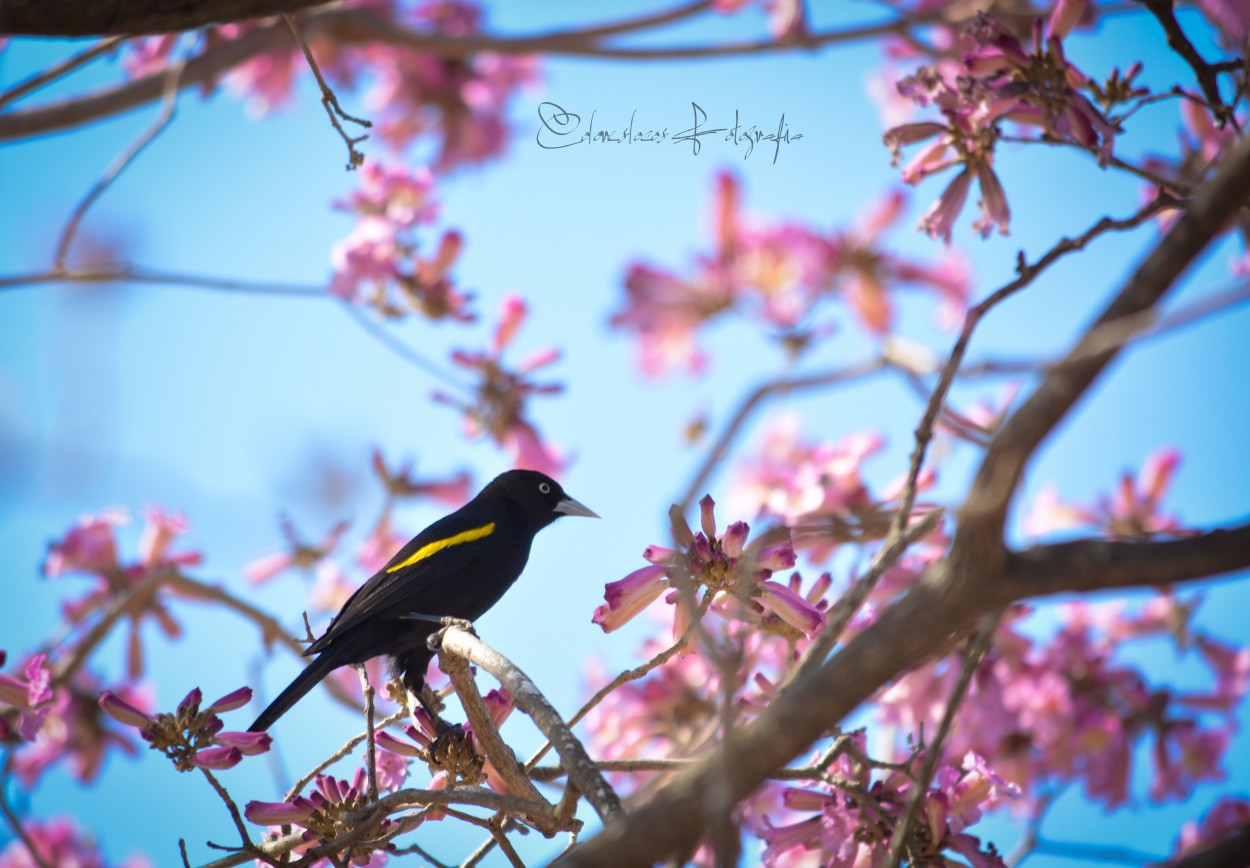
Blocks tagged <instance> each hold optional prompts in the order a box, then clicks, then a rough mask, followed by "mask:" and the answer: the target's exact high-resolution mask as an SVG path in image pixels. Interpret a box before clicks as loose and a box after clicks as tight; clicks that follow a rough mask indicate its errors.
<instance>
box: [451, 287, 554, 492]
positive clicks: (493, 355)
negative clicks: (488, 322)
mask: <svg viewBox="0 0 1250 868" xmlns="http://www.w3.org/2000/svg"><path fill="white" fill-rule="evenodd" d="M528 315H529V308H528V307H527V306H526V304H525V301H524V299H522V298H521V297H520V296H519V295H515V294H510V295H507V296H505V297H504V299H503V301H502V302H501V304H500V311H499V323H498V325H497V326H496V327H495V332H494V336H493V338H492V340H491V345H490V348H489V349H487V350H456V351H455V352H453V353H452V356H451V360H452V362H453V363H454V364H455V365H457V366H458V367H460V368H462V369H464V370H465V371H468V372H469V373H470V374H471V375H472V376H473V377H475V378H476V380H477V382H476V383H475V385H474V386H473V392H474V394H473V396H472V398H471V399H465V398H462V397H459V396H456V395H453V394H450V393H448V392H443V391H439V392H435V393H434V396H433V397H434V400H436V401H438V402H440V403H443V404H447V405H450V406H452V407H455V408H456V409H458V410H459V411H460V412H461V413H462V414H464V431H465V434H466V435H467V436H468V437H470V438H474V439H476V438H479V437H489V438H490V439H492V440H494V441H495V443H496V444H498V445H499V446H502V447H503V448H504V449H506V450H507V451H508V453H509V454H510V456H511V458H512V464H513V466H514V467H519V468H528V469H530V470H539V471H542V472H543V473H546V474H548V475H549V476H555V477H558V476H560V475H561V474H562V473H563V472H564V469H565V467H566V465H567V462H566V460H565V459H564V457H563V456H561V455H560V453H559V451H558V450H557V449H556V448H555V447H554V446H553V445H551V444H549V443H546V442H544V441H543V438H542V435H541V434H540V433H539V432H538V429H537V428H536V427H535V426H534V424H533V423H532V422H531V421H530V420H529V418H528V416H527V408H526V406H525V405H526V401H528V399H529V398H530V397H531V396H533V395H554V394H556V393H558V392H560V391H561V390H563V388H564V387H563V386H562V385H561V384H559V383H538V382H535V381H534V380H533V379H531V377H530V375H531V374H532V373H533V372H534V371H537V370H539V369H540V368H544V367H547V366H548V365H550V364H552V363H554V362H555V361H557V360H558V359H559V358H560V351H559V349H557V348H556V347H546V348H544V349H541V350H538V351H537V352H535V353H533V354H531V355H530V356H529V357H528V358H526V359H524V360H522V361H521V362H520V363H519V364H517V365H516V366H515V367H508V366H506V365H505V364H504V360H503V354H504V351H505V350H507V348H508V347H509V346H510V345H511V344H512V342H513V340H514V339H515V338H516V334H517V332H518V331H519V330H520V328H521V326H522V325H523V324H524V322H525V318H526V317H527V316H528Z"/></svg>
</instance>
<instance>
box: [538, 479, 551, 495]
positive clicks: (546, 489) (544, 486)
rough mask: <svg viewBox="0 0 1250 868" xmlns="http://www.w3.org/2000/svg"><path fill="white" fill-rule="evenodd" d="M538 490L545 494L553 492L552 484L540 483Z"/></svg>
mask: <svg viewBox="0 0 1250 868" xmlns="http://www.w3.org/2000/svg"><path fill="white" fill-rule="evenodd" d="M538 490H539V491H541V492H542V493H543V494H551V486H550V485H548V484H547V483H545V482H540V483H538Z"/></svg>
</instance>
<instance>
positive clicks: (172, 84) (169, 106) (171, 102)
mask: <svg viewBox="0 0 1250 868" xmlns="http://www.w3.org/2000/svg"><path fill="white" fill-rule="evenodd" d="M182 67H183V64H182V63H176V64H174V65H173V66H171V67H169V68H168V69H167V70H165V92H164V98H163V101H162V104H161V113H160V115H158V116H157V118H156V120H155V121H153V122H152V125H151V126H149V127H148V128H147V129H146V130H144V131H143V134H142V135H140V136H139V138H137V139H135V141H134V143H133V144H131V146H130V147H129V148H127V149H126V150H125V151H123V152H122V154H121V155H120V156H119V157H118V158H117V160H116V161H114V163H113V165H111V166H109V168H108V171H107V172H105V173H104V176H103V177H102V178H100V180H99V181H97V182H96V183H95V184H94V185H93V186H92V188H91V189H90V190H89V191H87V195H86V196H84V197H83V200H82V201H81V202H79V203H78V207H77V208H75V209H74V213H73V214H71V215H70V218H69V220H68V221H67V222H66V224H65V229H64V231H62V232H61V238H60V241H58V242H57V245H56V255H55V256H54V257H53V259H52V265H53V268H54V269H55V270H56V271H59V272H64V271H65V258H66V256H68V255H69V248H70V245H71V244H73V243H74V235H75V233H77V231H78V224H79V223H81V222H82V218H83V217H85V216H86V214H87V209H88V208H90V207H91V206H92V205H93V204H94V203H95V200H96V199H98V198H100V196H101V195H102V194H103V193H104V191H105V190H107V189H108V186H109V184H111V183H113V181H114V179H115V178H117V176H118V175H120V174H121V173H122V172H123V171H124V170H125V168H126V167H127V166H129V165H130V161H131V160H133V159H134V158H135V157H137V156H139V153H140V152H141V151H142V150H143V149H144V148H146V147H147V146H148V145H149V144H150V143H151V142H152V140H153V139H155V138H156V137H157V136H158V135H160V134H161V131H162V130H164V129H165V127H167V126H168V125H169V122H170V121H171V120H173V118H174V108H175V106H176V105H177V102H178V79H179V78H180V77H181V76H182Z"/></svg>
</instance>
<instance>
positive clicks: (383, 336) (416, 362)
mask: <svg viewBox="0 0 1250 868" xmlns="http://www.w3.org/2000/svg"><path fill="white" fill-rule="evenodd" d="M343 307H344V309H346V311H347V314H348V316H350V317H351V318H352V319H354V320H355V321H356V322H357V323H358V324H359V325H360V327H361V328H363V329H364V330H365V331H367V332H368V333H369V334H370V335H372V336H373V337H374V338H376V339H377V340H378V341H380V342H381V343H382V345H383V346H385V347H386V348H387V349H388V350H390V351H391V352H393V353H395V354H396V355H397V356H399V357H400V358H401V359H403V360H404V361H405V362H408V363H409V364H410V365H412V366H413V367H415V368H417V369H418V370H421V371H423V372H425V373H426V374H428V375H430V376H431V377H433V378H434V379H436V380H438V381H439V382H441V383H444V384H445V385H447V386H448V387H450V388H455V389H461V390H465V391H467V389H468V387H467V386H466V385H465V384H464V382H463V381H462V380H460V378H458V377H456V376H455V375H453V374H452V373H450V372H449V371H446V370H444V369H443V368H440V367H439V366H438V365H436V364H434V363H433V362H431V361H430V360H429V359H427V358H425V356H423V355H421V354H420V353H418V352H417V351H416V350H414V349H413V348H412V347H410V346H408V345H407V344H406V343H404V342H403V341H401V340H399V339H398V338H397V337H395V336H394V335H393V334H391V333H390V332H389V331H387V329H386V328H384V327H383V326H382V325H381V324H380V323H377V322H374V321H373V320H372V319H370V318H369V316H368V315H367V314H366V313H365V312H364V311H362V310H361V309H360V308H359V307H357V306H356V305H354V304H352V303H351V302H349V301H346V300H344V301H343Z"/></svg>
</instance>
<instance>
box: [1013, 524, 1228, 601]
mask: <svg viewBox="0 0 1250 868" xmlns="http://www.w3.org/2000/svg"><path fill="white" fill-rule="evenodd" d="M1009 564H1010V566H1009V569H1008V572H1007V577H1008V580H1007V581H1005V582H1004V583H1003V584H1004V585H1006V586H1007V587H1006V588H1005V589H1004V590H1005V592H1006V593H1007V594H1009V595H1010V596H1011V597H1012V598H1014V599H1020V598H1024V597H1041V596H1047V595H1050V594H1062V593H1072V592H1077V593H1080V592H1089V591H1102V590H1112V589H1115V588H1137V587H1150V586H1158V585H1168V584H1172V583H1173V582H1178V581H1184V580H1187V579H1190V578H1195V577H1199V576H1211V577H1214V576H1220V575H1224V574H1226V573H1231V572H1233V571H1235V570H1240V569H1244V568H1245V567H1246V566H1247V565H1250V523H1247V524H1242V525H1237V526H1235V527H1229V528H1224V529H1219V530H1213V531H1208V532H1207V533H1201V534H1196V535H1194V536H1189V537H1184V538H1182V539H1171V540H1157V541H1151V542H1114V541H1110V540H1102V539H1083V540H1073V541H1071V542H1061V543H1053V544H1051V545H1042V546H1034V547H1033V548H1028V549H1025V550H1024V551H1021V552H1013V553H1012V554H1011V555H1010V556H1009Z"/></svg>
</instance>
